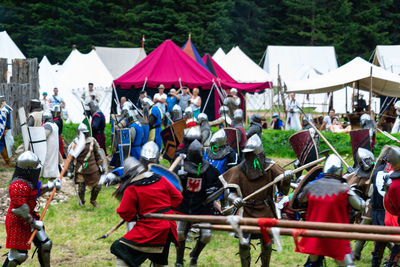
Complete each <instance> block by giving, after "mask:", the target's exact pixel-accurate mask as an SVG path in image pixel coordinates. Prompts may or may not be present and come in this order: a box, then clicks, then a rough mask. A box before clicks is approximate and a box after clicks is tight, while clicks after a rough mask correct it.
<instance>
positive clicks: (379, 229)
mask: <svg viewBox="0 0 400 267" xmlns="http://www.w3.org/2000/svg"><path fill="white" fill-rule="evenodd" d="M144 217H145V218H152V219H160V220H175V221H186V222H196V223H199V222H205V223H212V224H227V217H225V216H209V215H207V216H205V215H203V216H202V215H177V214H156V213H151V214H145V215H144ZM239 224H240V225H250V226H258V219H257V218H241V219H240V221H239ZM273 227H281V228H299V229H313V230H322V231H337V232H359V233H374V234H385V235H400V227H388V226H378V225H358V224H345V223H326V222H305V221H290V220H276V221H275V224H274V225H273Z"/></svg>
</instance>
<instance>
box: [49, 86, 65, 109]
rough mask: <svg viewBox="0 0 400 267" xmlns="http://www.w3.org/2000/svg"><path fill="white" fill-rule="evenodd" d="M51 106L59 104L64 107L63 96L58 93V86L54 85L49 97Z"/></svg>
mask: <svg viewBox="0 0 400 267" xmlns="http://www.w3.org/2000/svg"><path fill="white" fill-rule="evenodd" d="M49 100H50V103H51V106H52V107H53V106H55V105H60V106H61V108H62V109H64V108H65V102H64V98H62V97H61V96H59V95H58V88H57V87H54V89H53V95H52V96H51V97H50V99H49Z"/></svg>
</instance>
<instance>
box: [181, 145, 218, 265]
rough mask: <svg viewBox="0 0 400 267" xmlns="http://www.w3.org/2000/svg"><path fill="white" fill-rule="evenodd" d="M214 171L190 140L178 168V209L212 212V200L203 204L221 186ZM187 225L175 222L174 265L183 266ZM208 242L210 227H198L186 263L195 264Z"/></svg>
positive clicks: (202, 213)
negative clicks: (198, 231)
mask: <svg viewBox="0 0 400 267" xmlns="http://www.w3.org/2000/svg"><path fill="white" fill-rule="evenodd" d="M218 175H219V172H218V170H217V169H216V168H215V167H214V166H212V165H211V164H210V163H208V162H207V161H206V160H204V159H203V146H202V145H201V143H200V142H199V141H198V140H194V141H193V142H192V143H191V144H190V146H189V149H188V154H187V157H186V159H185V160H184V163H183V166H182V168H181V169H180V170H179V171H178V176H179V177H180V179H181V182H182V186H183V192H182V195H183V201H182V203H181V204H180V205H179V207H178V209H177V210H178V212H182V213H184V214H191V215H213V214H214V207H213V202H212V201H211V202H210V203H207V204H205V201H206V199H207V197H209V196H210V195H212V194H213V193H215V192H216V191H217V190H218V189H220V188H221V187H222V184H221V182H220V181H219V180H218ZM190 227H191V225H190V223H189V222H183V221H178V240H179V247H177V252H176V255H177V256H176V264H175V266H183V257H184V253H185V242H186V237H187V234H188V231H189V229H190ZM210 241H211V230H210V229H201V230H200V237H199V239H198V240H197V242H196V245H195V247H194V248H193V250H192V252H191V253H190V266H196V265H197V259H198V257H199V255H200V253H201V251H202V250H203V249H204V247H205V246H206V245H207V244H208V243H209V242H210Z"/></svg>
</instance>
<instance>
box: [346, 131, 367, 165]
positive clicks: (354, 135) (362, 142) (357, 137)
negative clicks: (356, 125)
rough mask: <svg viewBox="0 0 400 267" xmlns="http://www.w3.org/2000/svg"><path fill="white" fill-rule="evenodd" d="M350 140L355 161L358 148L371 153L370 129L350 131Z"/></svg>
mask: <svg viewBox="0 0 400 267" xmlns="http://www.w3.org/2000/svg"><path fill="white" fill-rule="evenodd" d="M350 140H351V149H352V151H353V159H354V161H355V160H356V153H357V150H358V148H360V147H362V148H365V149H368V150H369V151H371V142H370V137H369V129H362V130H354V131H350Z"/></svg>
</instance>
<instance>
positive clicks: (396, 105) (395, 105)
mask: <svg viewBox="0 0 400 267" xmlns="http://www.w3.org/2000/svg"><path fill="white" fill-rule="evenodd" d="M394 108H395V109H398V108H400V100H399V101H396V103H394Z"/></svg>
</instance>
